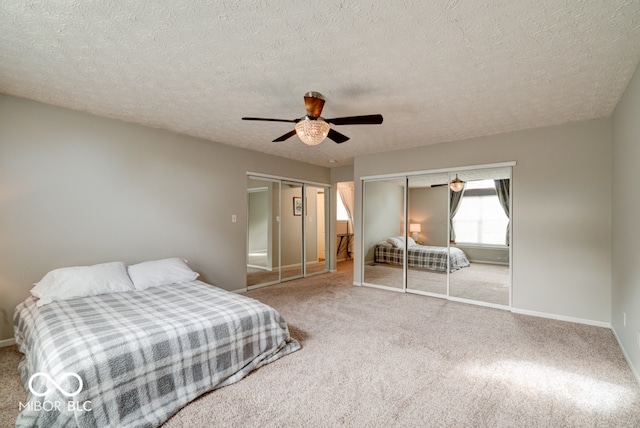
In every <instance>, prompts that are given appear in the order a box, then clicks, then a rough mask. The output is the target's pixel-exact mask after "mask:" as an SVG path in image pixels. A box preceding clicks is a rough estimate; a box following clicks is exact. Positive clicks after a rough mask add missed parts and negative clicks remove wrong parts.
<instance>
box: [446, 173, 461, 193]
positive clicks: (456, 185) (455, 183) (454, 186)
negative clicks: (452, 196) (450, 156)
mask: <svg viewBox="0 0 640 428" xmlns="http://www.w3.org/2000/svg"><path fill="white" fill-rule="evenodd" d="M449 187H450V188H451V190H453V191H454V192H459V191H461V190H462V189H464V181H462V180H460V179H459V178H458V174H456V178H454V179H453V180H451V183H449Z"/></svg>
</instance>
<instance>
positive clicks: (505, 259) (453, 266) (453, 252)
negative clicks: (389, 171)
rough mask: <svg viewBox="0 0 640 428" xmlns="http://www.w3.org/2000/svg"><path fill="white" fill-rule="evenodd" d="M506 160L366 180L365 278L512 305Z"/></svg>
mask: <svg viewBox="0 0 640 428" xmlns="http://www.w3.org/2000/svg"><path fill="white" fill-rule="evenodd" d="M506 164H507V165H505V164H494V165H491V166H486V167H477V168H464V169H460V170H459V171H440V172H438V171H434V172H433V173H429V172H425V173H423V174H407V175H405V176H398V177H389V178H375V177H372V178H370V179H367V178H365V179H363V182H362V191H363V203H362V206H363V210H362V211H363V212H362V283H363V284H364V285H369V286H374V287H380V288H389V289H394V290H401V291H405V292H411V293H416V294H425V295H432V296H436V297H444V298H448V299H451V300H460V301H469V302H474V303H477V304H484V305H488V306H495V307H509V306H510V305H511V267H510V263H511V247H512V245H511V242H512V241H511V233H510V231H511V223H512V218H511V166H512V165H513V163H506Z"/></svg>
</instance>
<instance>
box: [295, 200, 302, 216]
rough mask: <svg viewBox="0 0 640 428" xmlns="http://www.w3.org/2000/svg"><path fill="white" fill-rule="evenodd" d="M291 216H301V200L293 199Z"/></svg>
mask: <svg viewBox="0 0 640 428" xmlns="http://www.w3.org/2000/svg"><path fill="white" fill-rule="evenodd" d="M293 215H302V198H299V197H297V196H294V197H293Z"/></svg>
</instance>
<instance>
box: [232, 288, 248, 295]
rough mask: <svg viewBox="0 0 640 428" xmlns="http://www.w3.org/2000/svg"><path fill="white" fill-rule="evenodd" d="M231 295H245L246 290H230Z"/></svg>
mask: <svg viewBox="0 0 640 428" xmlns="http://www.w3.org/2000/svg"><path fill="white" fill-rule="evenodd" d="M231 292H232V293H238V294H242V293H246V292H247V289H246V288H240V289H238V290H231Z"/></svg>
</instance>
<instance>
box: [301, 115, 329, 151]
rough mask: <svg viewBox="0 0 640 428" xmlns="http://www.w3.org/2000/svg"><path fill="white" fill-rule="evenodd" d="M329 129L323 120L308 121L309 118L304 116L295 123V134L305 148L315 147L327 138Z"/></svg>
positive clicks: (319, 118)
mask: <svg viewBox="0 0 640 428" xmlns="http://www.w3.org/2000/svg"><path fill="white" fill-rule="evenodd" d="M329 128H330V126H329V124H328V123H327V122H325V121H324V119H323V118H321V117H318V118H316V119H309V116H305V117H304V118H303V119H301V120H300V121H299V122H298V123H296V134H298V137H300V139H301V140H302V142H303V143H305V144H306V145H307V146H316V145H318V144H320V143H322V141H323V140H324V139H325V138H327V134H329Z"/></svg>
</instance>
